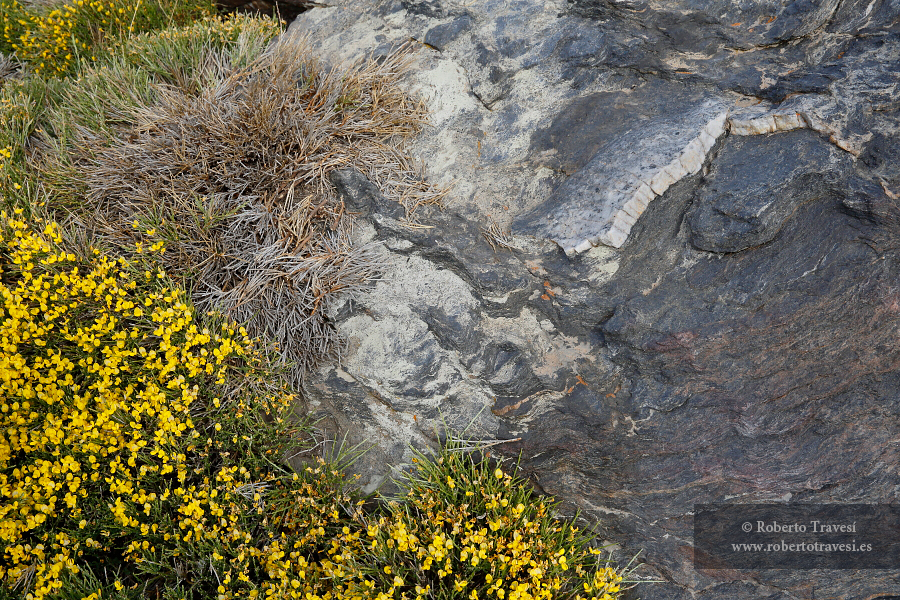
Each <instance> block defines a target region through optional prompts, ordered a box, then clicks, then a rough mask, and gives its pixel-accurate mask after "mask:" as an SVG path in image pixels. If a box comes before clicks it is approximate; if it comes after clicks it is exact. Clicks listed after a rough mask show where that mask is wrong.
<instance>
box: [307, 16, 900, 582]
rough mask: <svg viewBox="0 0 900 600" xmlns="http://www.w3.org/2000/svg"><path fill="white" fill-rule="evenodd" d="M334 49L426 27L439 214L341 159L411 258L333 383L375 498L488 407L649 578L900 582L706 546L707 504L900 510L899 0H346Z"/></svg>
mask: <svg viewBox="0 0 900 600" xmlns="http://www.w3.org/2000/svg"><path fill="white" fill-rule="evenodd" d="M290 34H291V35H304V36H307V37H308V39H309V41H310V44H311V45H312V47H313V48H314V49H315V51H316V52H317V53H319V55H320V56H321V58H322V60H323V61H324V62H325V63H327V64H338V63H340V62H341V61H350V60H355V59H358V58H360V57H364V56H368V55H374V56H376V57H377V56H379V55H383V54H385V53H387V52H390V51H392V50H393V49H395V48H397V47H398V46H399V45H401V44H403V43H404V42H407V41H408V40H410V39H412V40H414V43H415V44H416V45H417V49H416V50H415V54H414V57H413V58H414V60H413V64H412V67H411V69H410V72H409V74H408V76H407V78H406V82H407V85H408V86H409V88H410V89H411V90H414V91H416V92H418V93H420V94H421V95H422V96H423V97H424V98H425V100H426V102H427V103H428V106H429V107H430V109H431V111H432V115H431V126H430V127H428V128H426V130H425V131H424V132H423V133H422V134H421V135H419V136H418V138H416V140H414V142H413V145H412V150H413V152H414V154H415V155H416V156H417V157H419V158H420V159H421V160H422V161H423V163H424V167H425V172H426V175H427V177H428V178H429V179H430V180H432V181H434V182H437V183H442V184H448V185H449V184H451V183H452V184H453V188H452V191H451V193H450V195H449V196H448V197H447V200H446V202H445V207H444V209H443V210H439V209H437V208H435V207H422V208H420V209H419V210H418V211H417V212H416V218H417V219H418V221H419V223H420V224H421V225H422V226H420V227H410V226H408V225H406V224H404V223H405V222H404V219H403V214H402V211H400V212H398V211H397V207H395V206H391V204H390V202H387V201H386V200H385V199H384V198H382V197H380V195H379V193H378V190H377V187H375V186H374V185H372V184H370V183H368V182H367V181H365V178H364V177H363V176H362V174H361V173H359V172H354V171H343V172H340V173H337V174H335V175H333V177H332V183H333V184H334V185H335V187H336V189H337V190H338V192H339V193H340V194H341V196H342V197H343V198H344V199H345V203H346V205H347V206H349V207H352V208H353V210H355V211H356V212H358V213H359V214H360V220H359V227H358V229H357V232H358V236H359V241H360V243H372V244H373V246H374V248H375V250H373V251H374V252H377V253H378V255H379V256H380V262H381V270H382V276H381V278H380V281H378V282H377V283H375V284H374V286H373V288H372V289H371V290H370V292H369V293H368V294H366V295H365V296H364V297H358V298H355V299H352V300H350V299H348V300H347V302H346V303H345V304H344V305H343V307H341V308H340V309H339V310H337V311H336V312H335V313H334V314H332V315H331V317H332V318H333V319H334V320H335V322H336V323H337V325H338V327H339V329H340V331H341V332H342V333H343V335H344V336H345V337H346V338H347V340H348V347H347V351H346V353H345V356H344V357H343V360H342V361H341V363H340V364H339V365H331V366H328V367H324V368H322V369H321V370H320V371H318V372H317V373H315V374H313V376H312V377H310V378H309V380H308V382H307V390H306V394H305V397H306V400H307V402H308V405H309V408H310V410H311V411H312V412H313V413H314V414H316V415H319V416H321V417H323V418H324V419H325V420H324V421H323V426H324V427H325V428H326V429H332V430H334V431H340V432H344V433H346V435H347V436H348V438H349V440H350V441H358V442H364V441H365V442H368V443H371V444H374V446H373V447H372V448H371V450H370V451H369V452H368V453H367V454H366V455H365V456H363V458H361V459H360V461H359V462H358V463H357V469H358V470H359V471H360V472H361V473H362V474H363V476H364V479H363V485H364V487H365V488H366V489H374V488H375V487H377V486H378V485H380V484H382V483H383V482H384V480H385V478H386V477H388V476H389V475H390V474H391V472H392V469H393V468H395V467H399V468H402V467H403V465H404V464H405V463H406V462H407V461H408V459H409V453H410V447H425V446H428V445H431V444H433V443H434V441H435V439H436V437H435V436H436V435H440V433H441V432H442V431H443V430H442V427H443V425H444V424H447V425H449V426H452V427H455V428H457V429H462V428H468V430H467V431H468V433H469V435H473V436H476V437H479V438H481V439H484V440H506V443H503V444H499V445H497V446H496V448H497V450H498V451H500V452H503V453H505V454H507V455H509V456H521V460H522V465H523V467H524V469H525V471H526V473H528V474H529V476H530V477H531V478H532V480H533V481H534V482H535V484H536V485H538V486H539V487H540V488H541V489H543V490H545V491H546V492H548V493H552V494H554V495H555V496H557V497H558V498H560V499H562V500H564V501H565V502H566V506H568V507H570V508H578V509H581V511H582V515H583V516H584V517H585V518H587V519H589V520H590V521H592V522H593V523H595V524H596V525H595V526H596V527H597V530H598V532H600V534H601V535H602V537H603V538H604V539H607V540H609V541H611V542H614V543H616V544H617V545H618V546H619V547H620V548H621V553H622V554H623V555H633V554H634V553H636V552H638V551H642V553H641V560H643V561H645V562H646V563H647V566H646V567H645V569H646V573H647V574H650V575H655V576H656V577H658V578H660V579H662V580H664V583H661V584H645V585H641V586H639V588H638V590H637V591H636V593H637V594H638V595H639V596H640V597H642V598H644V599H647V600H653V599H662V598H667V599H673V598H702V599H713V598H715V599H722V600H741V599H751V598H785V599H787V598H888V597H894V596H900V571H897V570H894V571H890V570H881V571H825V572H821V571H820V572H804V571H791V570H761V571H759V570H758V571H737V570H724V571H704V572H700V571H697V570H695V569H693V564H692V556H693V547H692V543H693V538H692V535H693V529H692V524H693V519H692V515H693V510H694V505H695V504H697V503H717V502H730V503H737V502H740V503H750V502H781V503H789V504H790V503H813V502H820V503H835V502H848V503H849V502H856V503H891V502H896V501H897V498H898V487H897V481H898V475H900V437H898V436H900V369H898V367H900V327H898V326H900V201H898V197H900V101H898V97H900V96H898V94H900V69H898V64H900V2H898V1H897V0H797V1H791V2H782V1H762V0H761V1H757V2H740V3H736V2H731V1H726V0H665V1H661V0H659V1H658V0H622V1H614V0H573V1H571V2H565V1H563V0H549V1H538V0H480V1H479V2H471V1H466V2H462V1H450V0H374V1H372V0H368V1H363V0H336V1H335V2H333V3H330V4H329V6H327V7H321V8H314V9H311V10H309V11H307V12H305V13H304V14H302V15H301V16H300V17H299V18H298V19H297V21H295V22H294V24H293V25H292V26H291V31H290ZM898 567H900V564H898Z"/></svg>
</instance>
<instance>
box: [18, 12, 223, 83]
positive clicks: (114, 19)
mask: <svg viewBox="0 0 900 600" xmlns="http://www.w3.org/2000/svg"><path fill="white" fill-rule="evenodd" d="M213 14H214V6H213V3H212V2H208V1H207V0H188V1H187V2H182V1H181V0H174V1H173V0H69V1H68V2H60V3H56V4H53V3H51V4H49V5H39V4H22V3H20V2H19V0H0V28H2V36H0V52H3V53H6V54H13V53H14V54H15V55H16V56H17V57H18V58H19V59H20V60H22V61H24V62H26V63H28V64H29V65H30V66H31V68H32V69H34V71H35V72H37V73H39V74H42V75H65V74H68V73H71V72H73V70H74V69H76V68H77V67H79V66H80V65H81V64H82V63H83V62H90V61H96V60H97V59H98V56H103V55H104V54H105V53H107V52H108V49H109V48H111V47H114V46H115V45H116V44H119V43H121V41H122V40H123V39H125V38H127V36H128V35H130V34H132V33H137V32H141V31H150V30H155V29H162V28H166V27H173V26H178V25H183V24H186V23H190V22H193V21H194V20H196V19H198V18H201V17H209V16H212V15H213Z"/></svg>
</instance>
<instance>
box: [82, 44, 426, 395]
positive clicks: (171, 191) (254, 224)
mask: <svg viewBox="0 0 900 600" xmlns="http://www.w3.org/2000/svg"><path fill="white" fill-rule="evenodd" d="M409 56H410V55H409V51H408V50H406V51H400V52H398V53H395V54H393V55H392V56H389V57H388V58H386V59H385V60H383V61H380V62H376V61H372V60H370V61H368V62H365V63H359V64H357V65H354V66H351V67H349V68H345V69H331V70H327V71H326V70H324V69H322V68H321V67H320V66H319V65H318V64H317V62H316V61H315V59H314V58H312V55H311V52H310V50H309V49H308V46H307V45H306V44H305V43H304V42H303V41H298V40H295V39H283V40H281V41H280V42H278V43H276V44H274V45H273V46H272V47H271V48H270V49H269V50H268V51H266V52H265V53H264V54H263V55H262V56H261V57H260V58H259V59H257V60H256V61H254V62H252V63H251V64H250V65H249V66H247V67H245V68H240V69H234V70H231V71H230V72H229V71H227V70H223V69H222V68H221V65H219V64H218V63H217V62H216V61H215V60H212V59H211V60H210V61H209V68H208V74H207V75H208V76H207V77H206V81H208V82H209V83H208V85H206V86H205V87H203V89H200V90H198V89H196V87H195V86H187V87H185V86H179V85H169V86H160V87H159V88H158V101H156V102H155V103H153V104H152V105H146V106H140V107H138V108H137V109H136V110H135V111H134V114H133V118H129V119H126V121H131V124H130V125H129V126H128V127H122V128H121V129H120V130H118V131H117V132H116V134H115V139H114V141H113V142H112V143H109V142H108V141H106V140H103V141H102V142H97V141H96V140H93V141H92V139H91V138H90V137H89V136H84V137H83V138H82V139H81V140H79V143H78V144H77V146H78V147H79V148H81V150H80V153H79V155H78V156H77V157H76V159H75V161H74V162H75V165H76V167H77V169H78V170H79V171H80V172H81V174H82V179H83V184H84V185H85V186H86V199H87V200H86V205H85V207H84V208H85V209H87V210H82V211H81V215H82V217H81V218H83V219H86V220H87V221H88V222H87V223H85V225H87V226H88V227H89V228H91V229H93V230H94V231H97V232H98V233H100V234H101V235H102V236H103V237H104V238H106V239H107V240H108V241H109V242H111V243H113V244H114V245H115V246H117V247H119V248H127V247H129V246H130V247H133V246H134V244H135V243H136V242H142V243H145V244H146V245H147V246H150V245H151V244H154V243H156V242H158V241H163V242H164V243H165V246H166V252H165V253H164V254H163V255H162V260H163V262H164V267H165V269H166V270H167V271H168V272H169V273H170V274H181V275H182V276H183V277H184V280H185V283H186V286H187V287H188V288H189V289H191V292H192V295H193V299H194V302H195V304H196V305H197V306H198V308H200V309H201V310H212V309H219V310H221V311H223V312H224V313H225V314H227V315H228V316H229V317H231V318H232V319H234V320H236V321H238V322H242V323H246V324H247V327H248V329H249V330H250V331H251V333H253V334H254V335H261V336H263V337H264V338H267V339H269V340H271V341H274V342H275V343H276V344H277V345H278V346H279V347H280V350H281V352H282V354H283V357H284V358H283V360H285V361H290V362H291V363H292V364H293V365H294V371H293V373H294V375H295V377H296V378H297V379H298V380H299V379H300V378H301V377H302V374H303V373H304V372H306V371H308V370H309V369H311V368H313V367H315V366H316V364H317V363H318V362H319V361H320V360H321V359H323V358H325V357H338V356H339V351H340V343H339V342H340V340H339V336H338V333H337V331H336V329H335V327H334V326H333V324H332V323H331V321H330V320H329V317H328V316H329V314H330V312H331V308H332V306H333V305H334V301H335V299H336V298H337V297H338V296H339V295H341V294H351V295H352V294H354V293H355V292H358V291H360V290H361V289H363V287H364V286H365V285H366V284H367V283H368V282H369V281H370V280H371V279H372V278H373V276H374V275H375V273H376V270H377V268H378V265H377V264H376V261H375V259H374V254H373V253H372V251H371V249H369V248H366V247H360V246H354V245H353V244H352V243H351V239H350V233H351V227H352V219H351V216H350V215H348V213H347V212H346V211H345V209H344V206H343V204H342V203H341V202H339V201H338V199H337V197H336V193H335V191H334V189H333V187H332V186H331V184H330V183H329V181H328V173H329V172H330V171H332V170H334V169H339V168H342V167H345V166H348V165H354V166H356V167H357V168H358V169H360V170H361V171H363V172H364V173H366V175H367V176H368V177H369V178H370V179H371V180H372V181H373V182H374V183H376V184H377V185H378V186H379V187H380V188H381V190H382V192H383V193H384V194H385V195H386V196H387V197H389V198H393V199H394V200H396V201H398V202H400V203H401V204H403V206H404V207H405V208H406V211H407V217H408V218H409V216H410V214H411V213H412V211H413V210H415V208H416V206H418V205H420V204H422V203H428V202H435V201H437V200H438V199H439V198H440V196H441V195H442V192H441V190H438V189H436V188H433V187H432V186H429V185H427V184H426V183H424V182H423V181H422V179H421V176H420V173H419V172H418V170H417V169H416V168H414V166H413V164H412V162H411V161H410V159H409V158H408V157H407V155H406V154H405V153H404V149H403V142H404V139H405V138H407V137H409V136H410V135H412V134H414V133H416V132H417V131H418V130H419V129H420V128H421V126H422V124H423V122H424V120H425V109H424V107H423V105H422V104H421V102H417V101H416V100H414V99H412V98H411V97H410V96H409V95H407V94H406V93H404V92H403V91H402V90H401V88H400V87H399V85H398V83H399V78H400V76H401V75H402V72H403V70H404V69H405V68H406V66H407V64H408V60H409ZM202 79H203V78H201V77H197V76H195V77H193V78H192V80H193V81H198V80H202Z"/></svg>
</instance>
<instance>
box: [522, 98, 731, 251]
mask: <svg viewBox="0 0 900 600" xmlns="http://www.w3.org/2000/svg"><path fill="white" fill-rule="evenodd" d="M727 117H728V110H727V106H726V105H725V104H724V103H723V102H722V101H721V100H719V99H715V98H713V99H707V100H706V101H705V102H702V103H700V105H699V106H695V107H693V108H692V109H689V110H685V111H682V112H681V113H679V114H678V116H677V117H674V118H671V117H670V118H666V119H658V120H649V121H646V122H642V123H638V124H633V126H632V127H631V128H630V129H627V130H625V131H623V132H622V134H621V135H619V136H617V137H616V138H614V139H612V140H610V141H609V142H607V143H606V144H604V146H603V147H602V148H601V149H600V150H599V151H598V152H597V154H596V155H595V156H594V158H592V159H591V160H590V161H588V163H587V164H586V165H584V166H583V167H582V168H581V169H580V170H579V171H578V172H576V173H575V174H574V175H572V176H571V177H570V178H569V179H568V180H566V181H565V182H564V183H563V184H562V185H561V186H560V188H559V189H557V190H556V192H554V194H553V196H552V197H551V198H550V199H549V200H548V202H547V203H546V204H545V205H544V206H541V207H538V208H537V209H536V210H535V211H534V212H533V213H532V214H531V215H529V216H528V217H526V218H525V219H524V220H523V221H521V222H520V225H521V227H520V228H521V229H522V231H523V233H529V234H532V235H540V236H543V237H548V238H550V239H552V240H553V241H555V242H556V243H557V244H559V245H560V246H561V247H562V248H563V249H564V250H565V252H566V254H570V255H571V254H577V253H583V252H586V251H588V250H590V249H591V248H593V247H595V246H598V245H600V244H603V245H606V246H612V247H614V248H620V247H621V246H622V245H623V244H624V243H625V241H626V240H627V239H628V235H629V233H630V232H631V228H632V227H634V225H635V223H637V220H638V219H639V218H640V216H641V215H642V214H643V213H644V211H645V210H647V207H648V206H649V205H650V203H651V202H652V201H653V200H654V199H655V198H656V197H658V196H660V195H661V194H663V193H665V191H666V190H667V189H669V187H671V186H672V185H673V184H675V183H676V182H677V181H679V180H681V179H682V178H684V177H686V176H689V175H693V174H695V173H697V172H699V171H700V169H701V168H702V166H703V163H704V162H705V160H706V156H707V154H708V153H709V152H710V150H711V149H712V148H713V146H714V145H715V144H716V141H717V140H718V139H719V137H721V136H722V134H723V133H724V132H725V125H726V119H727ZM542 211H543V212H542Z"/></svg>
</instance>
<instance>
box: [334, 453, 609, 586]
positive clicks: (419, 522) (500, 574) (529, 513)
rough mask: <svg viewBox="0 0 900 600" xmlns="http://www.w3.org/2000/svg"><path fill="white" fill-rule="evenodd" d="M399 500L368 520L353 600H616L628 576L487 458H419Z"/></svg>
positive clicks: (353, 582)
mask: <svg viewBox="0 0 900 600" xmlns="http://www.w3.org/2000/svg"><path fill="white" fill-rule="evenodd" d="M417 462H418V471H417V473H415V474H413V475H411V476H410V477H409V478H408V481H407V487H408V492H407V494H406V496H405V497H404V498H403V499H402V501H400V502H391V503H389V504H388V505H387V510H386V514H384V515H383V516H380V517H378V518H377V519H376V518H373V519H370V520H369V521H368V527H367V530H366V540H365V546H364V548H362V550H360V553H359V555H358V556H357V558H356V560H357V561H358V562H359V563H360V565H359V570H358V571H357V572H356V573H354V576H353V578H352V579H351V581H350V583H348V584H347V587H346V589H347V592H348V594H347V595H348V596H350V597H362V598H372V599H377V600H386V599H387V598H397V597H400V598H410V599H415V600H424V599H426V598H458V599H460V600H463V599H469V600H478V599H479V598H482V599H485V600H487V599H489V598H497V599H499V600H504V599H506V600H537V599H550V598H569V597H574V598H588V599H590V600H614V599H615V598H618V596H619V592H620V591H621V589H622V587H623V583H624V577H623V573H620V572H618V571H616V570H615V569H613V568H612V567H610V566H609V564H608V563H605V562H603V561H600V560H599V555H600V554H601V550H598V549H595V548H592V547H591V546H590V545H589V542H590V540H591V537H590V536H588V535H586V534H584V533H582V532H580V531H578V529H577V528H576V527H574V526H573V525H572V524H571V523H569V522H566V521H559V520H557V519H555V518H554V514H555V510H554V509H555V504H553V503H548V502H546V501H544V500H541V499H537V498H535V497H533V495H532V492H531V490H530V488H529V487H528V485H527V484H526V482H525V481H523V480H521V479H519V478H517V477H514V476H511V475H510V474H509V473H506V472H504V471H503V470H501V469H500V468H496V469H495V468H494V467H492V466H491V463H490V461H489V459H488V457H487V456H484V457H482V458H481V459H480V460H476V459H475V458H474V457H473V456H472V455H470V454H467V453H462V452H459V451H454V446H453V444H452V443H451V445H450V446H448V447H447V448H446V449H445V451H444V452H442V453H441V454H440V456H439V457H438V458H437V459H436V460H432V459H428V458H425V457H421V458H420V459H418V460H417Z"/></svg>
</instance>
